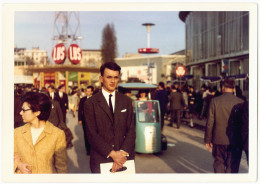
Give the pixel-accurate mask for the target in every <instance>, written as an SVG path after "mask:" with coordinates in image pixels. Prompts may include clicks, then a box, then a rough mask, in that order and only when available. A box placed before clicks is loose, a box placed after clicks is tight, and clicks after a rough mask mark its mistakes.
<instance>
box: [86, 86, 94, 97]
mask: <svg viewBox="0 0 260 184" xmlns="http://www.w3.org/2000/svg"><path fill="white" fill-rule="evenodd" d="M92 94H93V91H92V90H91V88H87V90H86V95H87V96H92Z"/></svg>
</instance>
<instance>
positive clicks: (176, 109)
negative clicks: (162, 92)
mask: <svg viewBox="0 0 260 184" xmlns="http://www.w3.org/2000/svg"><path fill="white" fill-rule="evenodd" d="M169 101H170V109H171V120H170V124H169V125H168V126H172V125H173V122H174V120H175V118H177V129H179V128H180V126H181V109H182V108H183V107H184V106H185V101H184V99H183V96H182V94H181V93H180V92H178V91H177V88H176V87H175V86H172V92H171V94H170V96H169Z"/></svg>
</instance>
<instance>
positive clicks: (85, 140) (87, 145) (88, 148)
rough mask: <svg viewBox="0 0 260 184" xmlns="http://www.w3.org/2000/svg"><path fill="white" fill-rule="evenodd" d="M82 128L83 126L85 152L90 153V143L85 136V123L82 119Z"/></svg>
mask: <svg viewBox="0 0 260 184" xmlns="http://www.w3.org/2000/svg"><path fill="white" fill-rule="evenodd" d="M82 128H83V133H84V142H85V148H86V152H87V153H88V154H90V144H89V141H88V138H87V131H86V123H85V122H84V121H82Z"/></svg>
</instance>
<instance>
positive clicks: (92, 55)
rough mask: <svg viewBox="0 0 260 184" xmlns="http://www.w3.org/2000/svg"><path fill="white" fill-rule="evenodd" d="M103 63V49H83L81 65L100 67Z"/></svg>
mask: <svg viewBox="0 0 260 184" xmlns="http://www.w3.org/2000/svg"><path fill="white" fill-rule="evenodd" d="M101 65H102V55H101V50H95V49H83V50H82V58H81V61H80V66H87V67H95V68H99V67H100V66H101Z"/></svg>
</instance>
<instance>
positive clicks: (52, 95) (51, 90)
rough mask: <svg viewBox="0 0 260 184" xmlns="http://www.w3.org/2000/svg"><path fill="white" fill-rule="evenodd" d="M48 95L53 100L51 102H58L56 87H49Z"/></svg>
mask: <svg viewBox="0 0 260 184" xmlns="http://www.w3.org/2000/svg"><path fill="white" fill-rule="evenodd" d="M47 95H48V96H49V97H50V98H51V100H56V98H57V94H56V90H55V87H54V86H53V85H49V86H48V94H47Z"/></svg>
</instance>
